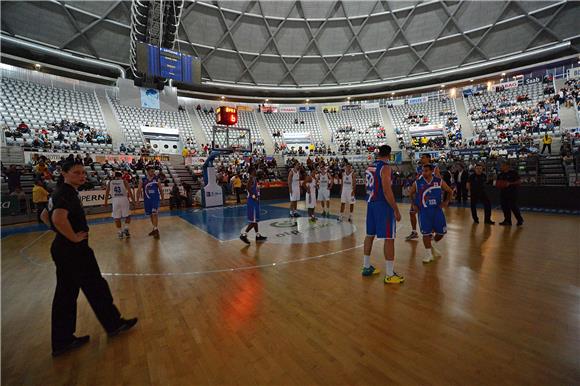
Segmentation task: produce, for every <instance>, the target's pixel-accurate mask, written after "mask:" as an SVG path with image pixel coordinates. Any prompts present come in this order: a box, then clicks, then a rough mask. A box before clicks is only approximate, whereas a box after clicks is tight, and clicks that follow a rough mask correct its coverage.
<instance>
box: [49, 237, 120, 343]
mask: <svg viewBox="0 0 580 386" xmlns="http://www.w3.org/2000/svg"><path fill="white" fill-rule="evenodd" d="M50 251H51V254H52V258H53V260H54V263H55V265H56V291H55V293H54V300H53V302H52V348H53V350H58V349H60V348H62V347H64V346H66V345H67V344H68V343H70V342H71V341H72V340H73V336H74V332H75V330H76V322H77V297H78V295H79V290H82V291H83V293H84V294H85V296H86V298H87V300H88V301H89V304H90V305H91V308H92V309H93V311H94V312H95V314H96V315H97V319H99V322H100V323H101V325H102V326H103V327H104V329H105V330H106V331H107V332H112V331H114V330H115V329H117V328H118V327H119V326H120V324H121V314H120V313H119V310H118V309H117V307H115V305H114V304H113V296H112V295H111V290H110V289H109V285H108V284H107V281H106V280H105V279H104V278H103V277H102V276H101V271H100V269H99V265H98V264H97V260H96V259H95V254H94V252H93V250H92V249H91V248H90V247H89V246H88V243H87V242H86V241H83V242H81V243H78V244H72V243H70V242H66V244H64V242H59V241H56V240H55V242H53V244H52V247H51V250H50Z"/></svg>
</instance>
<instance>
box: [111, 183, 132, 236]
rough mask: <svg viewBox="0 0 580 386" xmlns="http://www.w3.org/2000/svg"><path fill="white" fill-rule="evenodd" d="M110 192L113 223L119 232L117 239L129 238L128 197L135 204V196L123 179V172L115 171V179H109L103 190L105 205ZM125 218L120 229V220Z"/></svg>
mask: <svg viewBox="0 0 580 386" xmlns="http://www.w3.org/2000/svg"><path fill="white" fill-rule="evenodd" d="M110 192H112V194H111V196H112V197H111V202H112V203H113V214H112V217H113V218H114V219H115V225H116V226H117V231H118V233H119V239H121V240H123V237H126V238H129V237H131V234H130V233H129V224H130V223H131V207H130V204H129V197H131V202H132V203H133V205H135V197H134V196H133V191H132V190H131V187H130V186H129V183H128V182H127V181H126V180H124V179H123V173H121V172H115V179H113V180H111V181H109V183H108V184H107V190H106V191H105V206H107V205H108V203H109V193H110ZM122 219H125V224H124V225H123V229H121V220H122Z"/></svg>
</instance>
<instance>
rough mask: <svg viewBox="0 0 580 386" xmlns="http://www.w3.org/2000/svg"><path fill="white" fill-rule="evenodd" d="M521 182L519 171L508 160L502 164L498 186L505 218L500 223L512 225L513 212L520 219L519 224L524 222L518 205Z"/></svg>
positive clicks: (498, 176)
mask: <svg viewBox="0 0 580 386" xmlns="http://www.w3.org/2000/svg"><path fill="white" fill-rule="evenodd" d="M520 184H521V181H520V176H519V174H518V172H516V171H515V170H513V169H512V168H511V166H510V164H509V162H508V161H503V162H502V163H501V165H500V173H499V174H498V175H497V182H496V187H497V188H498V189H499V192H500V201H501V209H502V210H503V214H504V217H505V218H504V220H503V221H502V222H500V223H499V225H507V226H509V225H512V213H513V214H514V216H515V217H516V220H517V221H518V223H517V225H518V226H521V225H523V224H524V219H523V217H522V214H521V213H520V208H519V207H518V188H519V186H520Z"/></svg>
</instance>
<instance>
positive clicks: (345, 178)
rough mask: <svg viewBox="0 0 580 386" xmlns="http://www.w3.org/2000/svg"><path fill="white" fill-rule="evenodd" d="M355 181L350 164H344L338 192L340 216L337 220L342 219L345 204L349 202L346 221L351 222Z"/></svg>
mask: <svg viewBox="0 0 580 386" xmlns="http://www.w3.org/2000/svg"><path fill="white" fill-rule="evenodd" d="M355 181H356V175H355V174H354V172H353V171H352V165H351V164H346V167H345V168H344V172H343V174H342V181H341V192H340V216H339V217H338V221H342V215H343V214H344V209H345V207H346V204H350V212H349V213H348V222H352V212H353V210H354V203H355Z"/></svg>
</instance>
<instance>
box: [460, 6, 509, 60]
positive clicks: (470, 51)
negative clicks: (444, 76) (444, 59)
mask: <svg viewBox="0 0 580 386" xmlns="http://www.w3.org/2000/svg"><path fill="white" fill-rule="evenodd" d="M511 3H512V0H508V1H506V2H505V4H504V6H503V8H502V9H501V11H500V12H499V14H498V16H497V18H496V19H495V21H494V22H493V24H492V25H490V26H489V27H488V28H487V30H486V31H485V32H484V33H483V35H481V37H480V38H479V40H478V41H477V42H476V43H475V45H476V46H478V47H479V45H480V44H481V42H482V41H483V40H484V39H485V37H486V36H487V35H488V34H489V32H490V31H491V30H493V27H495V26H496V24H497V23H498V22H499V21H500V19H501V17H502V16H503V14H504V13H505V11H506V10H507V9H508V8H509V6H510V4H511ZM474 50H475V47H472V48H471V49H470V50H469V52H468V53H467V55H465V57H464V58H463V60H462V61H461V63H459V65H458V66H457V67H461V66H462V65H464V64H465V62H466V61H467V59H469V55H471V53H472V52H473V51H474Z"/></svg>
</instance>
